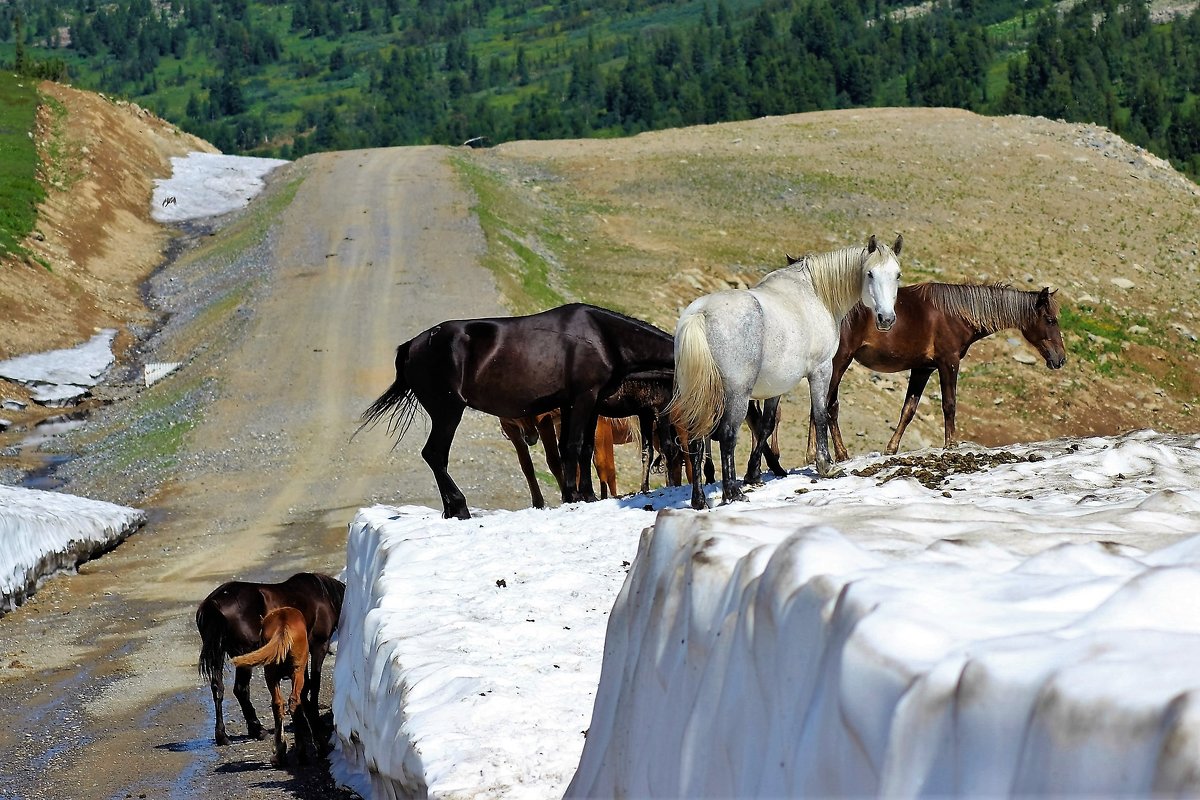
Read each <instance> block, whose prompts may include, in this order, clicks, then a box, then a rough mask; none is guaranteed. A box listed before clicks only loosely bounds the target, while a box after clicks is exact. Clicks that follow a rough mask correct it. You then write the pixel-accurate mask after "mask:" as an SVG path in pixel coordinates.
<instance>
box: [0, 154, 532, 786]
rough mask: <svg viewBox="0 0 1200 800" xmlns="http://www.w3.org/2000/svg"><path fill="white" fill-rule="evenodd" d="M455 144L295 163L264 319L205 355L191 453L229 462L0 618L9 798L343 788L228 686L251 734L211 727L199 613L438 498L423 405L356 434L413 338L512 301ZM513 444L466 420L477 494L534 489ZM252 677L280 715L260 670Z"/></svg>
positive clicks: (2, 761) (468, 476)
mask: <svg viewBox="0 0 1200 800" xmlns="http://www.w3.org/2000/svg"><path fill="white" fill-rule="evenodd" d="M445 156H446V151H445V150H441V149H436V148H402V149H391V150H374V151H356V152H344V153H335V154H326V155H321V156H316V157H311V158H310V159H306V160H305V162H303V163H302V164H299V165H295V167H294V168H296V169H298V170H302V171H304V172H306V173H307V177H306V178H305V179H304V181H303V183H302V184H301V186H300V188H299V191H298V193H297V195H296V197H295V199H294V201H293V202H292V203H291V204H290V206H289V207H288V208H287V209H286V211H285V212H284V213H283V214H282V216H281V217H280V218H279V220H278V221H277V222H276V227H275V229H274V231H273V235H272V238H271V241H273V245H272V247H271V253H270V256H269V258H268V261H269V266H268V271H269V272H270V273H271V275H270V277H269V278H268V279H267V280H266V283H265V285H266V289H265V291H264V293H263V299H262V300H261V301H260V302H258V303H256V307H254V308H253V309H251V310H249V313H250V314H251V315H252V322H251V323H250V325H249V326H248V328H247V335H245V336H244V337H243V338H242V339H241V340H239V341H238V342H236V343H235V344H234V345H233V346H232V347H230V348H229V350H228V352H227V354H226V355H225V357H224V358H223V359H222V360H220V361H217V362H216V363H215V364H214V365H213V366H211V367H208V366H203V367H193V369H211V370H212V376H213V377H215V378H216V379H217V381H218V385H219V386H220V389H219V393H218V397H217V399H216V400H215V401H214V402H213V403H212V404H211V405H210V406H209V407H208V408H207V409H205V411H204V414H203V419H202V421H201V422H200V424H199V425H198V426H197V427H196V428H195V429H194V430H193V431H192V432H191V434H190V435H189V436H188V438H187V444H186V451H185V453H184V454H182V456H181V462H185V463H192V464H202V465H203V464H208V465H212V466H211V467H210V468H207V469H200V470H199V471H197V469H196V468H195V467H194V466H193V467H191V468H189V470H188V471H187V473H186V479H184V480H174V481H169V482H168V483H167V485H166V487H165V489H164V490H163V491H161V492H159V493H158V495H157V496H156V497H155V498H153V499H152V501H151V502H149V503H147V504H146V505H147V507H148V508H149V510H150V511H151V521H150V523H149V524H148V525H147V526H146V527H145V528H144V529H143V530H141V531H140V532H138V533H137V534H136V535H135V536H133V537H132V538H131V539H130V540H128V541H127V542H126V543H125V544H123V545H122V546H120V547H119V548H118V549H117V550H115V551H114V552H112V553H110V554H108V555H106V556H105V557H103V558H101V559H99V560H97V561H94V562H91V563H89V564H87V565H85V566H84V567H83V568H82V569H81V570H80V574H79V575H78V576H69V577H58V578H55V579H54V580H52V581H50V582H49V583H48V584H47V585H46V586H45V587H43V589H42V590H41V591H40V592H39V593H38V594H37V596H36V597H35V599H34V600H33V601H32V602H30V603H29V604H27V605H26V606H24V607H22V608H21V609H19V610H17V611H16V612H14V613H12V614H9V615H8V616H6V617H4V618H2V619H0V688H2V690H3V693H4V696H5V698H6V701H5V703H3V708H0V797H3V798H18V797H19V798H109V797H114V798H123V797H155V798H157V797H203V798H217V797H242V798H258V797H263V798H277V797H324V796H329V789H330V787H329V785H328V782H327V780H326V779H324V778H323V775H322V773H321V771H320V770H317V769H310V770H305V771H300V772H285V771H280V770H276V769H273V768H272V767H270V765H269V757H270V744H269V742H267V741H264V742H259V741H250V740H247V739H246V738H245V737H244V736H243V735H242V734H244V732H245V723H244V721H243V720H242V719H241V716H240V712H238V711H237V710H236V704H235V703H233V702H231V695H230V694H229V693H228V692H227V696H226V697H227V703H226V721H227V724H228V725H229V729H230V734H231V736H233V738H234V743H233V745H231V746H230V747H228V748H222V749H220V750H218V749H217V748H216V747H215V746H214V745H213V743H212V729H213V708H212V700H211V696H210V694H209V691H208V688H207V687H206V686H204V685H202V683H201V681H200V679H199V677H198V676H197V674H196V667H195V664H196V658H197V654H198V649H199V638H198V635H197V633H196V631H195V627H194V621H193V615H194V613H195V608H196V604H197V603H198V602H199V601H200V600H201V599H202V598H203V597H204V596H205V595H206V594H207V593H208V592H209V591H211V590H212V589H213V588H214V587H215V586H217V585H218V584H219V583H221V582H222V581H225V580H229V579H245V580H280V579H282V578H284V577H286V576H288V575H290V574H292V573H293V572H296V571H300V570H319V571H328V572H332V573H335V574H336V573H337V572H339V571H340V570H341V569H342V568H343V567H344V564H345V549H344V548H345V533H346V525H347V523H348V522H349V521H350V519H351V518H352V516H353V513H354V511H355V510H356V509H357V508H359V507H360V506H364V505H370V504H371V503H373V502H376V501H384V502H389V503H419V504H424V505H430V506H433V507H438V506H439V501H438V499H437V495H436V491H435V486H434V483H433V479H432V477H431V475H430V472H429V470H428V468H427V467H426V466H425V464H424V463H423V462H422V461H421V460H420V457H419V450H420V446H421V444H423V441H424V436H423V431H422V429H421V428H422V426H421V423H420V422H418V423H416V424H415V425H414V429H413V431H412V432H411V433H410V435H409V437H408V438H406V439H405V440H404V441H403V443H402V444H401V445H400V446H399V447H397V448H395V449H394V450H393V449H392V442H391V440H390V439H389V438H388V436H387V434H386V432H385V431H384V430H383V429H382V428H378V429H375V430H371V431H366V432H363V433H361V434H359V435H358V436H357V437H356V438H355V439H354V440H353V441H350V435H351V434H352V433H353V432H354V430H355V427H356V425H357V419H358V415H359V414H360V413H361V411H362V410H363V409H364V408H365V407H366V406H367V405H368V404H369V403H370V402H371V400H373V399H374V398H375V397H376V396H377V395H378V394H380V393H381V392H382V391H383V389H384V388H386V387H387V385H388V384H389V383H390V382H391V380H392V377H393V372H392V360H393V357H394V350H395V347H396V345H397V344H399V343H400V342H401V341H403V340H405V339H407V338H409V337H411V336H412V335H414V334H415V333H416V332H418V331H420V330H422V329H424V328H426V327H428V326H430V325H432V324H434V323H436V322H439V321H441V320H443V319H448V318H456V317H472V316H481V315H489V314H495V313H504V310H503V309H502V308H501V307H500V305H499V303H498V301H497V299H496V296H497V295H496V291H495V288H494V285H493V282H492V279H491V276H490V275H489V274H488V273H487V272H486V271H485V270H483V269H482V268H481V267H479V266H477V262H478V256H479V254H480V253H481V251H482V248H483V246H484V244H483V239H482V233H481V232H480V230H479V228H478V225H477V223H476V222H475V220H474V218H473V217H472V216H471V213H470V198H469V197H468V196H466V195H465V194H464V193H463V192H462V191H461V190H460V189H459V188H458V185H457V183H456V182H455V179H454V175H453V173H452V171H451V169H450V168H449V167H448V166H447V164H446V162H445ZM217 235H220V234H219V233H218V234H217ZM507 448H508V445H507V443H506V442H505V441H504V440H503V439H502V438H501V437H500V434H499V429H498V426H497V424H496V422H495V420H494V419H492V418H489V417H483V416H482V415H471V414H469V415H468V417H467V418H465V419H464V423H463V426H462V428H461V429H460V431H459V435H458V438H457V439H456V443H455V449H454V451H453V452H452V453H451V459H452V462H451V470H452V472H453V473H454V474H455V477H456V478H457V479H458V480H459V483H460V485H461V486H462V488H463V490H464V492H465V493H466V495H467V499H468V502H470V503H471V504H472V505H474V506H482V507H521V506H523V505H526V504H527V497H526V496H525V495H524V486H523V484H522V483H521V481H520V478H519V477H518V474H517V472H516V467H515V461H514V459H513V458H512V456H511V454H510V452H509V450H508V449H507ZM508 474H511V476H512V479H511V480H505V479H504V477H505V476H506V475H508ZM70 488H71V487H67V489H68V490H70ZM330 670H331V664H329V663H328V662H327V666H326V672H325V675H326V684H325V687H326V688H325V689H324V691H323V695H324V696H323V704H324V705H328V702H329V698H328V695H329V691H328V688H327V687H328V686H329V683H330V681H329V675H330ZM253 691H254V699H255V703H256V706H257V707H258V709H259V713H260V715H263V714H265V715H266V716H265V719H268V720H269V718H270V711H269V705H268V704H267V702H266V693H265V690H264V689H263V687H262V685H261V681H260V680H259V679H258V678H257V676H256V680H255V684H254V687H253Z"/></svg>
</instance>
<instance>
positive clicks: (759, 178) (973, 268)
mask: <svg viewBox="0 0 1200 800" xmlns="http://www.w3.org/2000/svg"><path fill="white" fill-rule="evenodd" d="M465 158H466V159H468V160H469V163H471V164H474V165H475V166H476V168H477V170H478V172H477V173H476V178H475V180H476V183H477V184H480V185H482V186H485V187H486V186H489V185H491V186H493V187H494V188H495V190H496V191H497V192H502V193H505V194H507V193H511V194H512V195H514V196H516V197H519V198H521V199H522V200H523V203H524V208H525V212H524V214H522V213H521V212H518V211H517V210H515V209H514V208H513V204H512V203H511V202H510V203H508V206H507V208H506V210H502V211H500V214H501V220H500V224H498V225H497V226H495V228H496V230H499V231H507V232H508V233H507V234H505V235H501V234H499V233H497V232H496V231H493V237H492V238H493V241H494V242H496V241H502V240H504V239H505V237H506V236H507V238H508V239H510V240H514V241H518V242H520V243H521V245H519V246H518V249H522V248H523V249H524V250H527V251H529V252H532V253H543V252H546V251H549V252H551V253H553V257H554V263H553V264H552V265H551V266H550V267H549V268H548V269H547V270H546V271H547V272H548V274H549V275H550V276H551V277H552V279H553V280H554V281H555V282H557V284H558V285H560V286H561V287H562V288H563V289H564V292H563V296H573V297H581V298H584V299H588V300H590V301H593V302H598V303H608V304H612V305H615V306H617V307H619V308H621V309H623V310H626V311H628V312H631V313H634V314H638V315H641V316H644V317H646V318H648V319H651V320H653V321H654V322H656V323H657V324H659V325H661V326H663V327H666V328H668V329H672V328H673V326H674V322H675V319H676V318H677V315H678V312H679V311H680V310H681V309H682V308H683V306H685V305H686V304H687V303H688V302H689V301H690V300H691V299H693V298H694V297H696V296H697V295H698V294H701V293H703V292H707V291H713V290H715V289H718V288H724V287H725V286H727V285H742V284H745V283H753V282H754V281H756V280H757V279H758V278H759V277H761V276H762V275H763V274H764V273H765V272H766V271H767V270H769V269H773V268H776V267H779V266H782V265H783V264H784V259H785V252H788V253H791V254H799V253H803V252H806V251H814V250H827V249H832V248H834V247H837V246H842V245H846V244H851V243H853V242H857V241H864V240H865V239H866V237H867V235H868V234H870V233H877V234H879V235H881V236H887V237H890V236H893V235H895V233H897V232H900V233H903V234H904V236H905V249H904V259H903V266H904V275H903V281H904V282H905V283H914V282H917V281H920V280H940V281H950V282H959V281H964V282H1009V283H1012V284H1014V285H1017V286H1020V287H1024V288H1040V287H1042V286H1050V287H1052V288H1053V289H1057V290H1058V292H1059V294H1058V297H1059V299H1060V301H1061V303H1062V305H1063V309H1064V310H1063V313H1062V321H1063V327H1064V338H1065V340H1066V344H1067V348H1068V354H1069V360H1068V364H1067V366H1066V367H1065V368H1064V369H1063V370H1061V371H1058V372H1051V371H1049V370H1046V369H1044V368H1043V367H1041V366H1040V365H1039V366H1029V365H1026V364H1023V363H1020V362H1019V361H1017V360H1016V359H1015V356H1023V355H1024V354H1033V350H1032V348H1030V347H1029V346H1028V345H1026V344H1024V342H1023V341H1021V342H1016V341H1010V340H1009V337H1010V336H1017V334H1016V333H1015V332H1009V333H1008V334H1001V335H998V336H995V337H992V338H990V339H987V340H984V341H983V342H980V343H979V344H977V345H976V346H975V347H974V348H973V349H972V350H971V352H970V355H969V356H968V360H967V361H966V362H965V363H964V367H963V371H962V376H961V379H960V387H959V433H960V436H962V437H965V438H967V439H972V440H976V441H980V442H983V443H987V444H1001V443H1004V442H1010V441H1016V440H1030V439H1039V438H1045V437H1051V436H1057V435H1064V434H1074V435H1080V434H1090V433H1097V434H1111V433H1115V432H1117V431H1121V430H1128V429H1130V428H1137V427H1147V426H1150V427H1155V428H1159V429H1163V430H1180V429H1193V428H1194V426H1195V421H1194V418H1193V413H1194V411H1193V406H1194V405H1195V404H1196V402H1197V398H1198V396H1200V377H1198V375H1197V372H1196V365H1197V356H1198V354H1200V351H1198V350H1197V346H1196V342H1195V332H1197V331H1200V324H1198V323H1197V322H1196V321H1195V318H1194V315H1195V313H1196V312H1198V311H1200V273H1198V272H1197V268H1198V262H1197V253H1198V252H1200V225H1198V223H1200V189H1198V188H1197V187H1196V186H1195V185H1194V184H1193V183H1191V182H1190V181H1188V180H1187V179H1186V178H1184V177H1182V176H1181V175H1179V174H1178V173H1177V172H1175V171H1174V170H1173V169H1172V168H1171V167H1170V165H1169V164H1167V163H1165V162H1164V161H1162V160H1161V159H1158V158H1156V157H1155V156H1153V155H1151V154H1149V153H1147V152H1145V151H1143V150H1141V149H1140V148H1136V147H1134V146H1132V145H1129V144H1128V143H1126V142H1124V141H1123V140H1121V139H1120V138H1119V137H1117V136H1115V135H1113V134H1111V133H1110V132H1108V131H1106V130H1104V129H1102V128H1098V127H1095V126H1089V125H1076V124H1064V123H1061V122H1052V121H1049V120H1046V119H1042V118H1030V117H1017V116H1010V117H999V118H994V117H982V116H978V115H975V114H972V113H970V112H966V111H961V110H956V109H877V110H853V111H835V112H819V113H813V114H801V115H792V116H784V117H771V118H765V119H760V120H755V121H751V122H745V123H728V124H721V125H714V126H708V127H697V128H686V129H677V130H670V131H662V132H655V133H646V134H642V135H639V136H636V137H633V138H631V139H624V140H580V141H556V142H514V143H508V144H504V145H501V146H499V147H496V148H494V149H493V150H491V151H475V152H472V153H471V154H470V155H469V156H467V157H465ZM485 229H486V226H485ZM512 263H520V259H517V258H515V257H514V258H513V259H512ZM1125 287H1128V288H1125ZM1017 338H1019V336H1018V337H1017ZM904 385H905V383H904V376H900V375H897V376H879V375H871V374H869V373H868V372H867V371H866V370H865V369H863V368H862V367H855V368H852V369H851V371H850V373H849V375H848V377H847V383H846V384H845V391H844V392H843V398H844V399H843V423H844V424H843V430H844V431H845V432H846V434H847V435H848V439H857V441H858V446H857V448H856V446H855V443H854V442H853V441H850V442H849V446H850V447H851V450H852V452H853V451H855V450H858V451H860V452H861V451H862V450H863V449H881V448H882V446H883V444H884V443H885V442H886V440H887V431H888V430H890V426H892V425H894V423H895V420H896V416H897V414H898V413H899V408H900V405H901V402H902V399H903V394H904ZM803 391H804V389H803V387H801V394H800V395H799V398H798V399H797V400H795V401H793V402H792V403H790V404H789V406H788V407H787V413H788V414H789V415H790V416H791V417H792V419H793V420H796V419H801V418H802V417H803V416H804V414H805V412H806V409H807V400H806V399H805V397H806V396H805V395H804V394H803ZM937 396H938V392H937V389H936V384H934V385H933V386H931V387H930V389H928V390H927V393H926V399H925V401H924V403H922V405H921V410H920V412H919V420H918V423H917V424H916V425H915V427H914V428H910V431H909V433H908V434H907V436H906V440H905V445H906V446H907V447H909V448H911V447H916V446H919V445H920V444H922V443H924V444H938V445H940V444H941V414H940V410H937V408H936V402H937V401H936V400H932V401H931V397H934V398H936V397H937ZM859 431H862V432H864V433H865V434H866V435H865V436H862V437H854V436H853V434H855V433H857V432H859ZM788 439H789V440H790V442H791V444H790V445H789V444H788V443H785V450H786V449H787V448H788V447H791V448H796V449H795V450H793V458H792V459H791V463H798V462H797V458H798V454H797V451H798V446H802V442H801V441H800V437H798V436H792V437H788ZM785 463H788V459H785Z"/></svg>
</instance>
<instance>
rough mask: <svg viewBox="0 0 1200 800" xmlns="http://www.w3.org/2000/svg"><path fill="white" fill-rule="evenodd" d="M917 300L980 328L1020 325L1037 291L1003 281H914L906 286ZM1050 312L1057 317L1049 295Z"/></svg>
mask: <svg viewBox="0 0 1200 800" xmlns="http://www.w3.org/2000/svg"><path fill="white" fill-rule="evenodd" d="M910 288H911V289H912V291H915V292H916V293H917V294H918V295H920V297H921V299H922V300H924V301H925V302H927V303H930V304H932V305H933V306H935V307H937V308H939V309H941V310H942V311H945V312H946V313H948V314H956V315H958V316H960V317H962V318H963V319H964V320H966V321H967V323H968V324H970V325H973V326H974V327H975V328H977V329H979V330H981V331H993V332H994V331H999V330H1004V329H1005V328H1020V327H1023V326H1024V325H1025V323H1026V322H1027V321H1029V320H1030V318H1032V317H1034V316H1035V315H1036V314H1037V300H1038V295H1039V294H1040V293H1039V292H1037V291H1027V290H1025V289H1016V288H1013V287H1012V286H1010V285H1009V284H1007V283H990V284H970V283H918V284H914V285H913V286H912V287H910ZM1050 313H1051V314H1052V315H1055V316H1057V314H1058V300H1057V299H1056V298H1055V297H1054V295H1053V294H1051V295H1050Z"/></svg>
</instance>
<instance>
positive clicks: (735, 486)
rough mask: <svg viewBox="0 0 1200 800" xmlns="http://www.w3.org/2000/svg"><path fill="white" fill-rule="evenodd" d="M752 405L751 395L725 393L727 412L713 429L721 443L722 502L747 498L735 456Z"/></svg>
mask: <svg viewBox="0 0 1200 800" xmlns="http://www.w3.org/2000/svg"><path fill="white" fill-rule="evenodd" d="M749 405H750V397H749V395H733V394H730V393H726V395H725V412H724V413H723V414H722V415H721V421H720V422H718V423H717V429H716V430H715V431H713V435H714V436H716V438H717V441H718V442H719V443H720V445H721V504H722V505H724V504H725V503H732V502H733V501H735V500H745V499H746V495H745V494H744V493H743V492H742V486H741V482H740V481H738V479H737V464H736V463H734V456H735V454H736V450H737V435H738V430H739V429H740V428H741V427H742V421H743V420H744V419H746V408H747V406H749Z"/></svg>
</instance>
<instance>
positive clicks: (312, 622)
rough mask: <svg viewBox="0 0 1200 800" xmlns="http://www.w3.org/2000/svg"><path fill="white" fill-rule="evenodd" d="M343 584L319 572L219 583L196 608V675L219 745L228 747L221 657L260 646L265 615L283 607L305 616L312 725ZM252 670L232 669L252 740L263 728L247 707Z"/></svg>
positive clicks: (306, 690)
mask: <svg viewBox="0 0 1200 800" xmlns="http://www.w3.org/2000/svg"><path fill="white" fill-rule="evenodd" d="M345 593H346V585H345V584H344V583H342V582H341V581H339V580H338V579H337V578H334V577H331V576H329V575H324V574H322V573H319V572H298V573H296V574H295V575H293V576H292V577H290V578H288V579H287V580H286V581H283V582H281V583H249V582H246V581H228V582H226V583H223V584H221V585H220V586H218V587H217V588H216V589H214V590H213V591H212V593H211V594H209V596H208V597H206V598H204V600H203V601H201V603H200V605H199V606H198V607H197V608H196V629H197V630H198V631H199V632H200V641H201V644H200V663H199V669H200V675H201V676H202V677H204V678H206V679H208V681H209V684H210V686H211V687H212V696H213V705H214V706H216V730H215V733H214V736H215V738H216V742H217V744H218V745H227V744H229V735H228V734H227V733H226V732H225V716H224V713H223V711H222V705H223V703H224V699H225V656H226V655H230V656H240V655H242V654H244V653H249V652H250V651H251V650H254V649H256V648H257V647H259V646H260V644H261V643H262V621H263V618H264V617H266V616H267V613H268V612H270V611H272V610H274V609H276V608H282V607H283V606H291V607H292V608H296V609H299V611H300V613H301V614H302V615H303V617H304V623H305V634H306V636H307V641H308V651H309V660H308V663H309V668H308V680H307V681H306V682H305V684H304V692H303V693H302V696H303V697H304V702H305V704H306V709H305V711H306V712H307V714H308V719H310V720H316V719H317V716H318V713H317V701H318V699H319V698H320V694H321V666H322V664H323V663H324V660H325V656H326V655H327V654H328V653H329V642H330V639H331V638H332V637H333V634H334V632H335V631H336V630H337V627H338V620H339V617H340V616H341V613H342V599H343V597H344V596H345ZM250 675H251V667H235V669H234V678H233V695H234V697H236V698H237V700H238V704H239V705H240V706H241V707H242V715H243V716H245V718H246V729H247V733H249V735H250V737H251V738H253V739H262V738H263V726H262V723H261V722H259V721H258V715H257V714H256V713H255V711H254V706H253V705H252V704H251V702H250Z"/></svg>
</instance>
